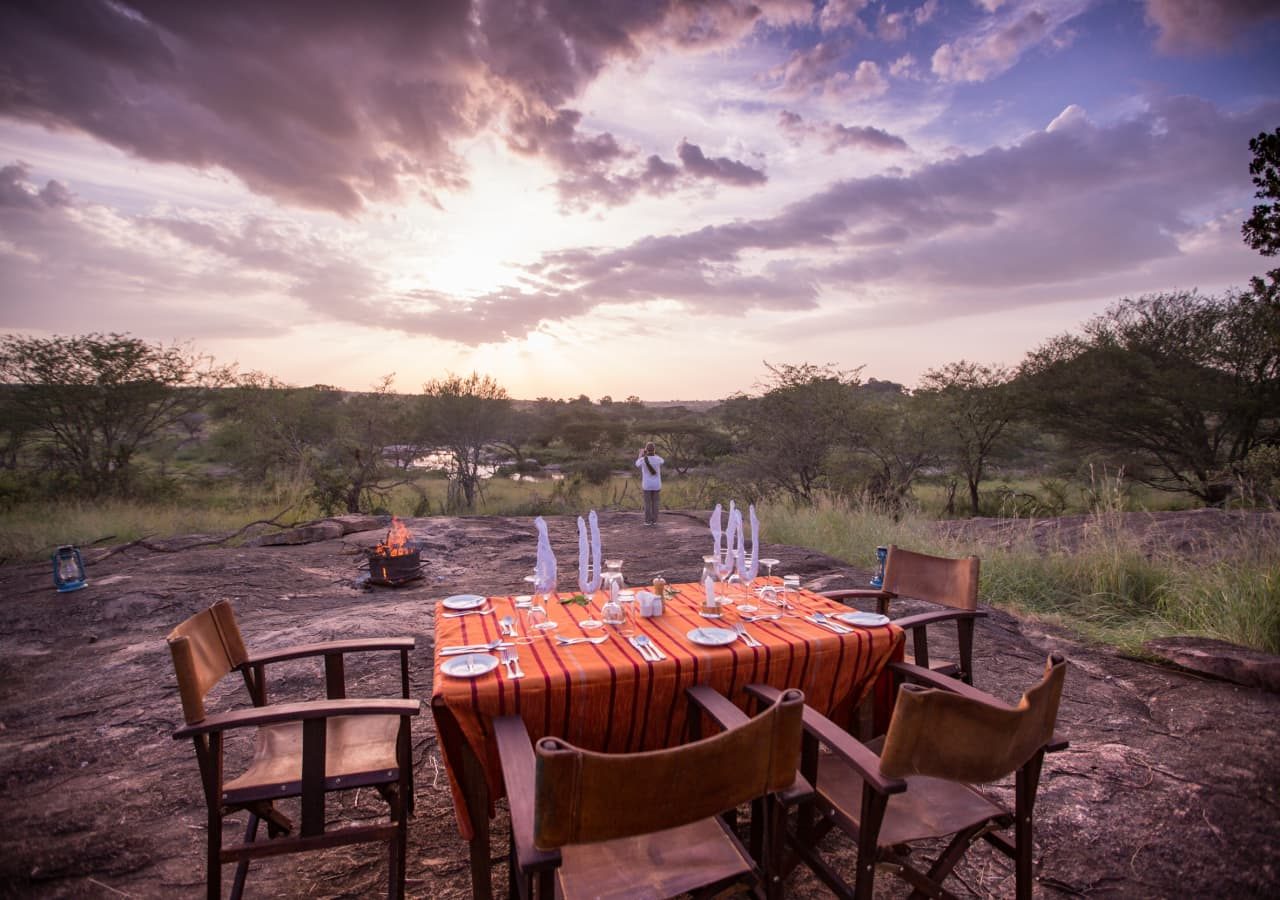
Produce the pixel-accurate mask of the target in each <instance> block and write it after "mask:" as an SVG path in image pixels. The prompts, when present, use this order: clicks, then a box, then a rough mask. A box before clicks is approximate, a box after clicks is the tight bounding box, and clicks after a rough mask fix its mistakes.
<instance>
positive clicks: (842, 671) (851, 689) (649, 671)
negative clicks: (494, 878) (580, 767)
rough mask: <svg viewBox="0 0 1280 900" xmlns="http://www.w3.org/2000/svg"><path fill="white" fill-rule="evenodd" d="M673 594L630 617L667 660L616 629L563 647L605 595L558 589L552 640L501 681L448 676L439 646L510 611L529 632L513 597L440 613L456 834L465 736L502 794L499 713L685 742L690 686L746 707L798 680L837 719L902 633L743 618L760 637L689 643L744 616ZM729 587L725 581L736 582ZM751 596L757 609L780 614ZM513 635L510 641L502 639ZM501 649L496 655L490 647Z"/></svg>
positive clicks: (464, 640)
mask: <svg viewBox="0 0 1280 900" xmlns="http://www.w3.org/2000/svg"><path fill="white" fill-rule="evenodd" d="M671 587H672V589H674V590H675V591H676V592H677V596H676V597H674V598H670V599H668V601H667V603H666V605H665V610H664V614H663V615H662V616H659V617H654V618H637V619H635V620H634V621H635V630H636V633H638V634H644V635H647V636H648V637H649V639H650V640H651V641H652V642H653V643H654V644H655V645H657V646H658V647H659V648H660V649H661V650H662V652H663V653H665V654H666V655H667V659H665V660H662V661H661V662H649V661H648V660H646V659H644V658H643V657H641V655H640V653H639V651H637V650H636V649H635V648H634V647H632V646H631V644H629V643H628V642H627V640H626V639H625V638H624V637H622V636H620V635H618V634H617V633H616V632H615V631H614V630H613V629H608V630H607V631H606V632H601V631H592V632H588V633H589V634H592V635H598V634H602V633H607V634H609V635H611V639H610V640H609V641H607V642H605V643H603V644H599V645H596V644H575V645H573V646H568V647H565V646H560V645H559V644H557V643H556V642H555V640H554V635H562V636H565V637H580V636H583V634H584V631H583V630H582V629H581V628H580V627H579V626H578V624H577V623H578V622H579V621H580V620H583V619H588V618H594V619H599V618H600V606H601V605H602V603H603V602H604V596H603V594H601V593H597V594H596V595H595V597H594V598H593V601H592V603H591V605H590V606H588V607H585V608H584V607H583V606H580V605H577V604H562V603H560V602H559V600H561V599H567V598H568V597H571V596H573V594H572V593H562V594H558V595H556V602H552V603H550V604H548V608H547V612H548V615H549V616H550V618H551V620H552V621H554V622H555V623H556V626H557V627H556V628H555V629H553V630H551V631H550V632H548V633H547V635H548V636H547V637H538V638H536V639H534V640H533V642H532V643H527V644H517V645H516V646H515V647H513V648H512V649H513V650H515V651H516V652H517V653H518V655H519V659H520V666H521V668H522V669H523V670H524V672H525V676H526V677H524V678H522V679H514V680H511V679H508V678H507V673H506V669H505V668H504V667H502V666H499V667H498V668H497V669H495V670H494V671H492V672H490V673H487V674H485V675H482V676H480V677H478V678H455V677H450V676H448V675H445V674H443V673H442V672H441V671H440V664H441V663H442V662H444V661H445V660H447V659H448V658H449V657H441V656H440V654H439V650H440V648H442V647H450V646H459V645H463V644H478V643H485V642H489V641H494V640H498V639H499V632H500V629H499V626H498V620H499V619H500V618H501V617H502V616H504V615H510V616H513V617H515V619H516V621H517V622H518V623H519V628H520V631H521V634H522V635H525V634H528V631H527V629H526V628H525V624H524V616H523V615H522V613H523V610H520V609H517V608H516V606H515V597H514V596H504V597H491V598H489V605H490V606H492V608H493V610H494V613H493V615H468V616H462V617H460V618H451V619H446V618H442V617H441V615H440V614H441V613H442V612H446V610H444V609H443V608H439V607H438V608H437V610H436V633H435V646H436V657H435V679H434V682H433V684H434V689H433V691H432V704H431V705H432V710H433V712H434V714H435V716H436V719H437V728H438V732H439V733H440V735H441V747H442V749H443V756H444V761H445V768H446V770H447V771H448V774H449V779H450V784H451V788H452V790H453V797H454V809H455V813H456V815H457V819H458V826H459V831H460V832H461V833H462V835H463V837H464V838H466V839H468V840H470V839H471V837H472V835H473V833H474V832H473V829H472V823H471V822H470V821H469V818H468V815H467V811H466V805H465V801H464V796H463V791H462V785H461V784H460V783H459V780H458V776H459V772H460V771H461V766H460V765H459V757H458V754H459V751H460V749H461V748H459V747H457V746H456V739H455V740H452V741H451V740H450V739H449V737H450V736H451V735H457V734H461V736H462V738H463V739H465V740H466V742H467V743H468V744H469V745H470V747H471V749H472V750H473V751H474V752H475V754H476V756H477V758H478V759H479V760H480V761H481V764H482V765H483V768H484V772H485V779H486V781H487V782H488V788H489V796H490V797H491V798H497V797H501V796H502V795H503V788H502V777H501V769H500V766H499V764H498V757H497V748H496V745H495V744H494V742H493V736H492V720H493V718H494V717H495V716H505V715H512V714H515V713H518V714H519V715H520V716H521V718H523V719H524V722H525V725H526V727H528V729H529V734H530V736H531V737H532V738H533V739H534V740H537V739H538V738H541V737H544V736H546V735H553V736H556V737H561V738H564V739H565V740H567V741H569V742H570V743H573V744H576V745H577V746H579V747H583V748H585V749H589V750H596V751H602V752H614V753H621V752H636V751H641V750H655V749H660V748H663V747H671V746H675V745H677V744H679V743H680V742H681V741H682V740H683V739H684V728H685V719H686V715H687V701H686V699H685V693H684V691H685V688H686V687H688V686H690V685H694V684H709V685H711V686H712V687H713V688H715V689H716V690H717V691H719V692H720V693H722V694H724V695H725V696H727V697H729V698H730V699H732V700H733V701H734V702H735V703H737V704H738V705H740V706H742V707H743V708H744V709H745V708H747V697H746V694H745V693H744V692H743V691H742V687H743V686H744V685H746V684H751V683H763V684H769V685H772V686H774V687H777V688H799V689H801V690H802V691H804V695H805V702H806V703H808V704H809V705H811V706H813V707H814V708H816V709H818V710H820V711H821V712H823V713H826V714H828V715H833V714H834V715H836V716H837V717H838V716H839V715H841V714H842V713H843V712H844V711H846V710H851V709H852V708H853V706H854V705H855V704H857V703H859V702H861V700H862V698H863V697H865V696H866V694H867V693H868V692H869V691H870V689H871V687H872V685H873V684H874V683H875V680H876V678H877V676H878V675H879V674H880V672H881V670H882V669H883V668H884V666H885V665H886V663H888V661H889V660H890V659H891V658H892V657H893V656H894V654H895V652H897V651H899V650H900V646H901V643H902V640H903V636H902V635H903V633H902V630H901V629H900V628H898V627H897V626H896V625H891V624H890V625H882V626H877V627H871V628H854V629H853V633H851V634H847V635H837V634H834V633H832V632H830V631H828V630H826V629H824V628H821V627H819V626H816V625H812V624H810V623H808V622H805V621H802V620H801V619H799V618H786V619H783V620H780V621H779V622H751V623H747V622H743V624H744V625H745V626H746V627H747V629H748V630H749V631H750V633H751V634H752V636H754V637H755V638H756V639H757V640H758V641H760V643H761V644H762V645H763V646H761V647H755V648H753V647H748V646H747V645H746V644H745V643H742V642H741V641H735V642H734V643H732V644H728V645H726V646H722V647H707V646H702V645H699V644H695V643H694V642H693V641H691V640H690V639H689V638H688V637H687V634H688V632H689V631H691V630H692V629H694V628H701V627H706V626H722V627H731V626H732V625H733V624H734V623H736V622H741V621H742V619H741V616H740V614H739V613H737V612H736V606H728V607H726V608H725V615H724V617H723V619H721V620H711V619H706V618H703V617H702V616H700V615H699V614H698V608H699V602H698V600H699V598H700V597H701V596H702V587H701V585H697V584H678V585H672V586H671ZM731 590H732V588H731ZM788 600H789V601H790V602H791V603H792V604H793V605H794V606H795V609H794V610H792V612H794V613H797V614H803V615H807V614H809V613H811V612H814V611H824V612H828V613H838V612H848V607H846V606H843V605H842V604H840V603H837V602H835V601H832V600H828V599H826V598H824V597H821V596H819V595H817V594H814V593H810V592H807V591H799V592H792V593H791V594H789V595H788ZM751 602H755V603H756V604H757V605H758V606H760V609H759V611H758V613H757V614H761V613H766V612H777V611H778V610H776V609H775V608H773V607H769V606H765V605H763V604H760V603H759V601H751ZM505 640H510V638H505ZM495 655H496V654H495ZM442 716H450V717H452V719H453V723H451V725H452V724H456V728H455V727H443V726H442V724H441V722H440V718H441V717H442Z"/></svg>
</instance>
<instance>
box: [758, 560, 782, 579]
mask: <svg viewBox="0 0 1280 900" xmlns="http://www.w3.org/2000/svg"><path fill="white" fill-rule="evenodd" d="M759 563H760V565H762V566H764V577H765V578H772V577H773V567H774V566H776V565H777V564H778V560H776V559H774V558H773V557H766V558H764V559H761V560H759Z"/></svg>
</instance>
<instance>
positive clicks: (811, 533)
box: [762, 499, 1280, 653]
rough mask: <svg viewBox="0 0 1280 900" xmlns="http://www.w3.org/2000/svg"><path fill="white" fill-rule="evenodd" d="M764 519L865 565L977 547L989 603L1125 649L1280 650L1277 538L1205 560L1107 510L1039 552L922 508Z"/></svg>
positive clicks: (772, 531)
mask: <svg viewBox="0 0 1280 900" xmlns="http://www.w3.org/2000/svg"><path fill="white" fill-rule="evenodd" d="M762 520H763V521H764V522H765V523H766V528H765V534H764V536H762V540H768V541H773V542H777V543H785V544H792V545H797V546H804V547H811V548H813V549H815V550H819V551H821V552H823V553H827V554H829V555H831V556H834V557H836V558H837V559H842V560H846V561H848V562H849V563H851V564H854V565H858V566H861V567H863V568H872V567H873V566H874V565H875V548H876V547H877V546H878V545H882V544H899V545H902V546H906V547H910V548H912V549H914V550H920V551H922V552H927V553H935V554H938V555H943V556H960V555H964V554H968V553H976V554H977V555H979V556H980V557H981V558H982V577H981V585H980V601H981V602H983V603H986V604H990V605H992V606H997V607H1001V608H1004V609H1007V610H1009V611H1011V612H1014V613H1016V614H1018V615H1020V616H1024V617H1032V618H1040V619H1043V620H1046V621H1050V622H1054V623H1056V624H1060V625H1063V626H1065V627H1067V628H1070V629H1072V630H1073V631H1076V632H1077V633H1079V634H1081V635H1083V636H1084V637H1086V638H1088V639H1091V640H1096V641H1100V642H1102V643H1106V644H1111V645H1113V646H1117V647H1119V648H1120V649H1122V650H1125V651H1127V652H1132V653H1140V652H1141V645H1142V643H1143V641H1146V640H1149V639H1151V638H1154V637H1162V636H1168V635H1174V634H1193V635H1202V636H1205V637H1213V638H1220V639H1222V640H1226V641H1231V642H1232V643H1237V644H1242V645H1245V646H1248V647H1253V648H1255V649H1259V650H1264V651H1267V652H1270V653H1280V540H1277V538H1276V537H1275V535H1274V533H1267V532H1261V531H1260V532H1259V533H1257V534H1252V535H1246V536H1243V537H1240V538H1238V539H1235V540H1234V542H1233V543H1231V544H1230V545H1229V546H1225V547H1219V548H1218V552H1219V554H1220V556H1219V558H1218V559H1217V560H1215V561H1211V562H1208V563H1206V562H1205V561H1203V560H1202V559H1200V558H1198V557H1194V556H1185V555H1180V554H1175V553H1171V552H1155V553H1150V552H1146V551H1144V549H1143V548H1142V547H1141V546H1139V545H1138V543H1137V542H1136V540H1135V539H1134V538H1133V537H1132V536H1130V535H1129V534H1127V533H1126V532H1124V531H1123V530H1121V529H1120V528H1119V527H1118V523H1119V518H1118V516H1116V515H1115V513H1114V512H1112V511H1108V510H1105V509H1104V510H1102V511H1099V512H1096V513H1095V514H1094V521H1093V522H1091V523H1090V524H1091V526H1092V527H1090V528H1089V529H1088V530H1086V532H1085V534H1084V536H1083V538H1082V543H1081V545H1080V546H1078V547H1075V548H1071V549H1067V548H1064V547H1049V548H1046V549H1040V548H1037V547H1036V545H1035V544H1034V543H1033V541H1032V540H1031V535H1030V531H1029V530H1028V532H1027V533H1026V534H1024V535H1023V536H1021V537H1015V538H1014V539H1013V540H1011V541H1010V542H1008V544H1007V545H1004V546H999V547H995V546H982V545H980V544H978V543H975V542H971V541H964V540H959V539H951V538H947V537H944V536H942V535H940V534H939V533H938V532H937V530H936V528H935V527H934V526H933V523H932V521H931V520H929V519H926V518H924V517H923V516H920V515H906V516H902V517H901V518H898V519H895V518H893V517H892V516H889V515H886V514H884V513H882V512H878V511H875V510H868V509H865V508H862V507H859V506H858V505H856V504H850V503H846V502H842V501H833V500H825V499H824V500H820V501H819V502H818V503H816V504H814V506H813V507H812V508H806V509H790V508H788V507H786V506H770V507H768V509H767V510H766V511H765V512H764V513H763V514H762ZM1228 540H1230V539H1228Z"/></svg>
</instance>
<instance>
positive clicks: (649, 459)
mask: <svg viewBox="0 0 1280 900" xmlns="http://www.w3.org/2000/svg"><path fill="white" fill-rule="evenodd" d="M636 468H638V469H639V470H640V489H641V490H642V491H644V524H646V525H657V524H658V494H659V493H661V492H662V457H661V456H659V455H658V454H657V453H656V452H655V450H654V446H653V441H650V442H649V443H647V444H645V445H644V449H643V450H641V451H640V457H639V458H638V459H637V460H636Z"/></svg>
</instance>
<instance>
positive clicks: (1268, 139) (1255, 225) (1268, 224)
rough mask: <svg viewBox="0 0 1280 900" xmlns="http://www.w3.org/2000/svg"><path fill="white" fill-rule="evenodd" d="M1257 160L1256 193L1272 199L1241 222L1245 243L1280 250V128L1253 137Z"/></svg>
mask: <svg viewBox="0 0 1280 900" xmlns="http://www.w3.org/2000/svg"><path fill="white" fill-rule="evenodd" d="M1249 149H1250V150H1251V151H1252V152H1253V161H1252V162H1251V163H1249V174H1250V175H1252V176H1253V185H1254V187H1255V188H1257V190H1256V191H1255V192H1254V197H1256V198H1257V199H1259V200H1270V201H1272V202H1271V203H1258V204H1255V205H1254V207H1253V215H1252V216H1250V217H1249V218H1248V219H1246V220H1245V223H1244V225H1243V226H1241V229H1240V230H1241V232H1242V233H1243V234H1244V240H1245V243H1246V244H1248V245H1249V246H1250V247H1252V248H1253V249H1254V250H1257V251H1258V252H1259V253H1261V254H1262V255H1263V256H1275V255H1277V254H1280V128H1277V129H1276V130H1275V131H1274V132H1273V133H1271V134H1267V133H1266V132H1265V131H1264V132H1262V133H1261V134H1259V135H1258V136H1257V137H1256V138H1252V139H1250V141H1249Z"/></svg>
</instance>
